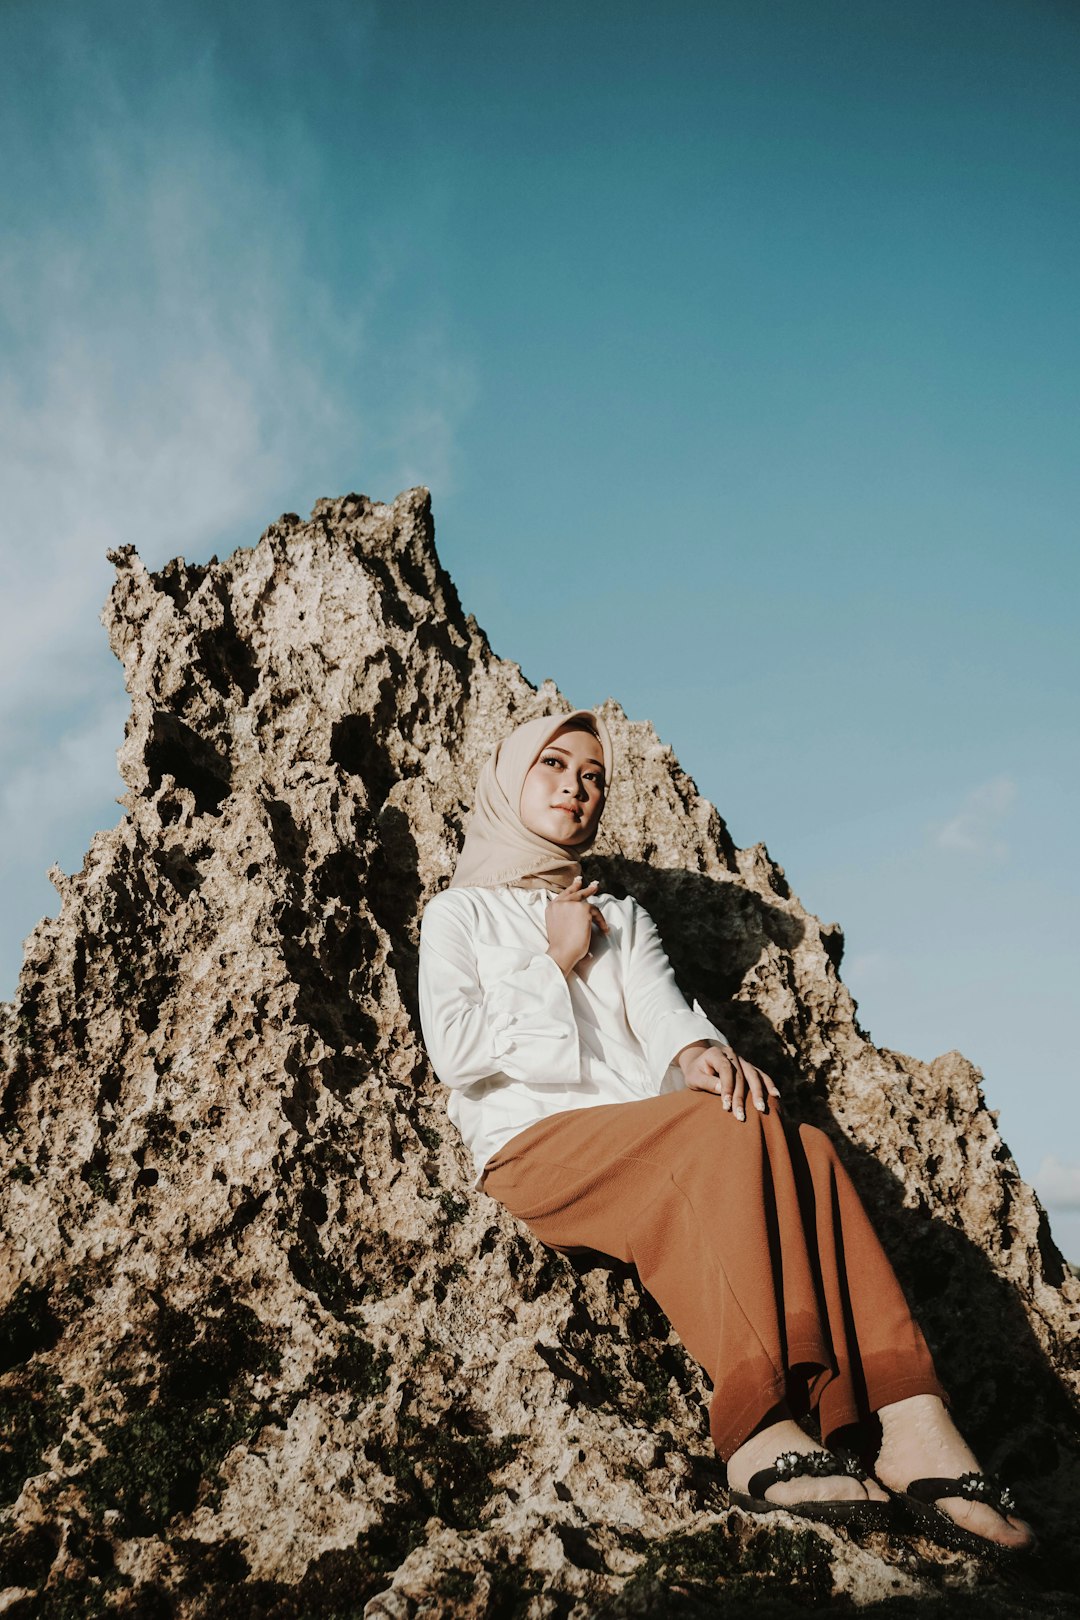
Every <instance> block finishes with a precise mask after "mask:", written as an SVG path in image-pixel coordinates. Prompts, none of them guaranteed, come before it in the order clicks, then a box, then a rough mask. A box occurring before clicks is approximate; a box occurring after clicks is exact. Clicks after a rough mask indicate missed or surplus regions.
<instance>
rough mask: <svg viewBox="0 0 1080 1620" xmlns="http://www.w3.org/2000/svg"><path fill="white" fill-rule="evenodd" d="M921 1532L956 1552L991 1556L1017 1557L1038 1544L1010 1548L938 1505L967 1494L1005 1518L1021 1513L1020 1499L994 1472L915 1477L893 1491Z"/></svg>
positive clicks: (967, 1496) (971, 1499) (974, 1500)
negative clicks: (966, 1525)
mask: <svg viewBox="0 0 1080 1620" xmlns="http://www.w3.org/2000/svg"><path fill="white" fill-rule="evenodd" d="M892 1494H893V1496H894V1498H895V1499H896V1500H897V1501H898V1502H899V1503H901V1504H902V1506H903V1507H904V1508H905V1509H906V1510H907V1513H908V1515H909V1517H910V1518H911V1520H912V1521H913V1523H914V1525H915V1527H916V1528H917V1530H918V1531H919V1533H920V1534H921V1535H926V1536H930V1537H932V1538H933V1540H935V1541H938V1542H940V1543H941V1544H942V1546H945V1547H951V1548H952V1549H953V1550H954V1551H955V1552H975V1553H988V1554H990V1555H991V1556H994V1555H997V1556H1004V1557H1013V1558H1015V1557H1016V1555H1017V1554H1018V1553H1024V1552H1031V1551H1032V1550H1033V1549H1034V1548H1035V1547H1036V1546H1037V1545H1038V1543H1037V1542H1035V1541H1032V1542H1030V1543H1029V1544H1028V1546H1026V1547H1007V1546H1004V1545H1003V1544H1002V1543H1001V1542H1000V1541H991V1540H990V1538H989V1537H988V1536H980V1535H976V1533H975V1531H974V1530H966V1529H965V1528H964V1526H963V1525H961V1524H957V1522H956V1520H955V1519H954V1518H953V1517H952V1515H951V1514H949V1513H946V1512H945V1509H944V1508H939V1507H936V1506H935V1503H936V1502H937V1501H938V1499H939V1498H940V1497H942V1496H963V1497H966V1499H967V1500H968V1501H969V1502H985V1503H986V1505H987V1507H992V1508H996V1509H997V1511H998V1512H999V1513H1000V1514H1001V1515H1002V1517H1005V1516H1007V1515H1008V1514H1010V1513H1016V1512H1017V1506H1016V1501H1015V1499H1014V1497H1013V1494H1012V1492H1011V1491H1010V1490H1009V1488H1008V1486H1007V1485H999V1484H998V1482H997V1480H996V1479H994V1477H993V1475H991V1474H981V1473H978V1472H973V1473H970V1474H961V1475H960V1476H959V1478H958V1479H938V1478H933V1479H929V1478H928V1479H913V1480H912V1481H911V1484H910V1485H909V1486H908V1488H907V1490H906V1491H893V1493H892Z"/></svg>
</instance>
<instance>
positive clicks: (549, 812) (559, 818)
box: [518, 726, 606, 845]
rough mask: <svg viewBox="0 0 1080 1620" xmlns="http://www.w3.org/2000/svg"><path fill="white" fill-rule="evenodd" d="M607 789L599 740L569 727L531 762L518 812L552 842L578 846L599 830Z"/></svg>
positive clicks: (560, 732)
mask: <svg viewBox="0 0 1080 1620" xmlns="http://www.w3.org/2000/svg"><path fill="white" fill-rule="evenodd" d="M605 791H606V783H605V781H604V751H603V749H602V748H601V747H600V741H599V738H597V737H596V736H594V735H593V733H592V732H591V731H583V730H580V729H579V728H577V727H574V726H565V727H563V728H561V729H560V730H559V731H557V732H556V733H555V735H554V736H553V737H552V739H551V741H550V742H549V743H548V744H547V745H546V746H545V747H544V748H543V749H542V751H541V752H540V753H539V754H538V755H537V757H536V759H535V760H534V761H533V763H532V764H531V765H530V766H529V769H528V772H527V774H526V776H525V780H524V782H523V783H522V786H521V803H520V805H519V806H518V815H519V816H520V817H521V819H522V821H523V822H524V823H525V825H526V827H528V829H529V831H530V832H534V833H538V834H539V835H540V837H541V838H547V839H548V840H550V842H551V843H553V844H571V845H572V844H580V843H582V842H584V840H585V839H587V838H588V837H589V836H590V835H591V834H592V833H593V832H595V831H596V827H597V823H598V822H599V820H600V814H601V812H602V810H603V808H604V794H605Z"/></svg>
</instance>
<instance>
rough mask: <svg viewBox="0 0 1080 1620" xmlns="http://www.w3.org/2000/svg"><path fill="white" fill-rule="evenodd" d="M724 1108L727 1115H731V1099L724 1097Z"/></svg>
mask: <svg viewBox="0 0 1080 1620" xmlns="http://www.w3.org/2000/svg"><path fill="white" fill-rule="evenodd" d="M724 1107H725V1108H726V1109H727V1111H728V1113H729V1114H730V1113H731V1098H730V1097H725V1098H724Z"/></svg>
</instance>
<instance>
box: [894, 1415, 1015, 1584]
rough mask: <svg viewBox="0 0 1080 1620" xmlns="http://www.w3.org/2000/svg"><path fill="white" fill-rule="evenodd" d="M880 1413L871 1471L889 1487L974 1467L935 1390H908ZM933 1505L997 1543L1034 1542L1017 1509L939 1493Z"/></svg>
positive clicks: (968, 1449) (956, 1474)
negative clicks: (918, 1392)
mask: <svg viewBox="0 0 1080 1620" xmlns="http://www.w3.org/2000/svg"><path fill="white" fill-rule="evenodd" d="M878 1417H879V1418H880V1419H881V1434H882V1440H881V1450H880V1451H879V1452H878V1457H877V1463H876V1464H875V1469H874V1471H875V1473H876V1474H877V1476H878V1478H879V1479H880V1480H881V1481H882V1483H883V1484H885V1485H888V1486H889V1488H890V1490H894V1491H903V1490H906V1489H907V1487H908V1486H909V1485H910V1484H911V1482H912V1480H914V1479H928V1478H930V1479H932V1478H943V1479H957V1478H959V1476H960V1475H961V1474H969V1473H972V1472H973V1471H978V1468H979V1464H978V1461H977V1460H976V1457H975V1454H974V1452H973V1451H972V1450H971V1447H970V1446H969V1445H968V1443H967V1441H966V1440H965V1439H964V1437H963V1436H962V1435H961V1434H960V1432H959V1430H958V1429H957V1427H956V1425H955V1424H954V1423H953V1420H952V1418H951V1417H950V1416H949V1413H948V1411H947V1409H946V1407H945V1405H944V1402H942V1401H941V1400H940V1399H939V1398H938V1396H936V1395H912V1396H909V1398H908V1399H907V1400H906V1401H895V1402H893V1403H892V1404H890V1405H888V1406H883V1407H881V1408H880V1409H879V1411H878ZM934 1506H935V1507H938V1508H940V1509H941V1511H942V1512H943V1513H947V1514H948V1516H949V1517H950V1518H951V1519H953V1520H955V1522H956V1523H957V1524H958V1525H960V1527H961V1528H962V1529H964V1530H969V1531H970V1532H971V1533H972V1534H973V1535H976V1536H982V1537H983V1538H984V1539H985V1540H986V1541H991V1542H995V1543H996V1544H997V1545H999V1546H1001V1547H1009V1548H1012V1549H1013V1550H1014V1551H1017V1552H1019V1551H1021V1550H1023V1549H1024V1548H1026V1547H1030V1546H1032V1545H1033V1544H1034V1542H1035V1533H1034V1531H1033V1530H1032V1528H1031V1526H1030V1525H1029V1524H1027V1523H1026V1521H1025V1520H1023V1519H1021V1518H1019V1517H1018V1516H1017V1515H1016V1514H1015V1513H1009V1514H1004V1513H999V1512H998V1510H997V1508H992V1507H990V1505H989V1504H988V1503H986V1502H971V1501H968V1499H967V1498H966V1497H963V1496H942V1497H940V1498H939V1499H938V1500H937V1501H936V1502H935V1503H934Z"/></svg>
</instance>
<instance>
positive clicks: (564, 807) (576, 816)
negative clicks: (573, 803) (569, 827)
mask: <svg viewBox="0 0 1080 1620" xmlns="http://www.w3.org/2000/svg"><path fill="white" fill-rule="evenodd" d="M551 808H552V809H553V810H561V811H562V812H563V814H564V815H567V816H573V818H574V820H575V821H580V820H581V816H580V815H579V814H578V812H577V811H576V810H571V808H570V806H569V805H568V804H553V805H552V807H551Z"/></svg>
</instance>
